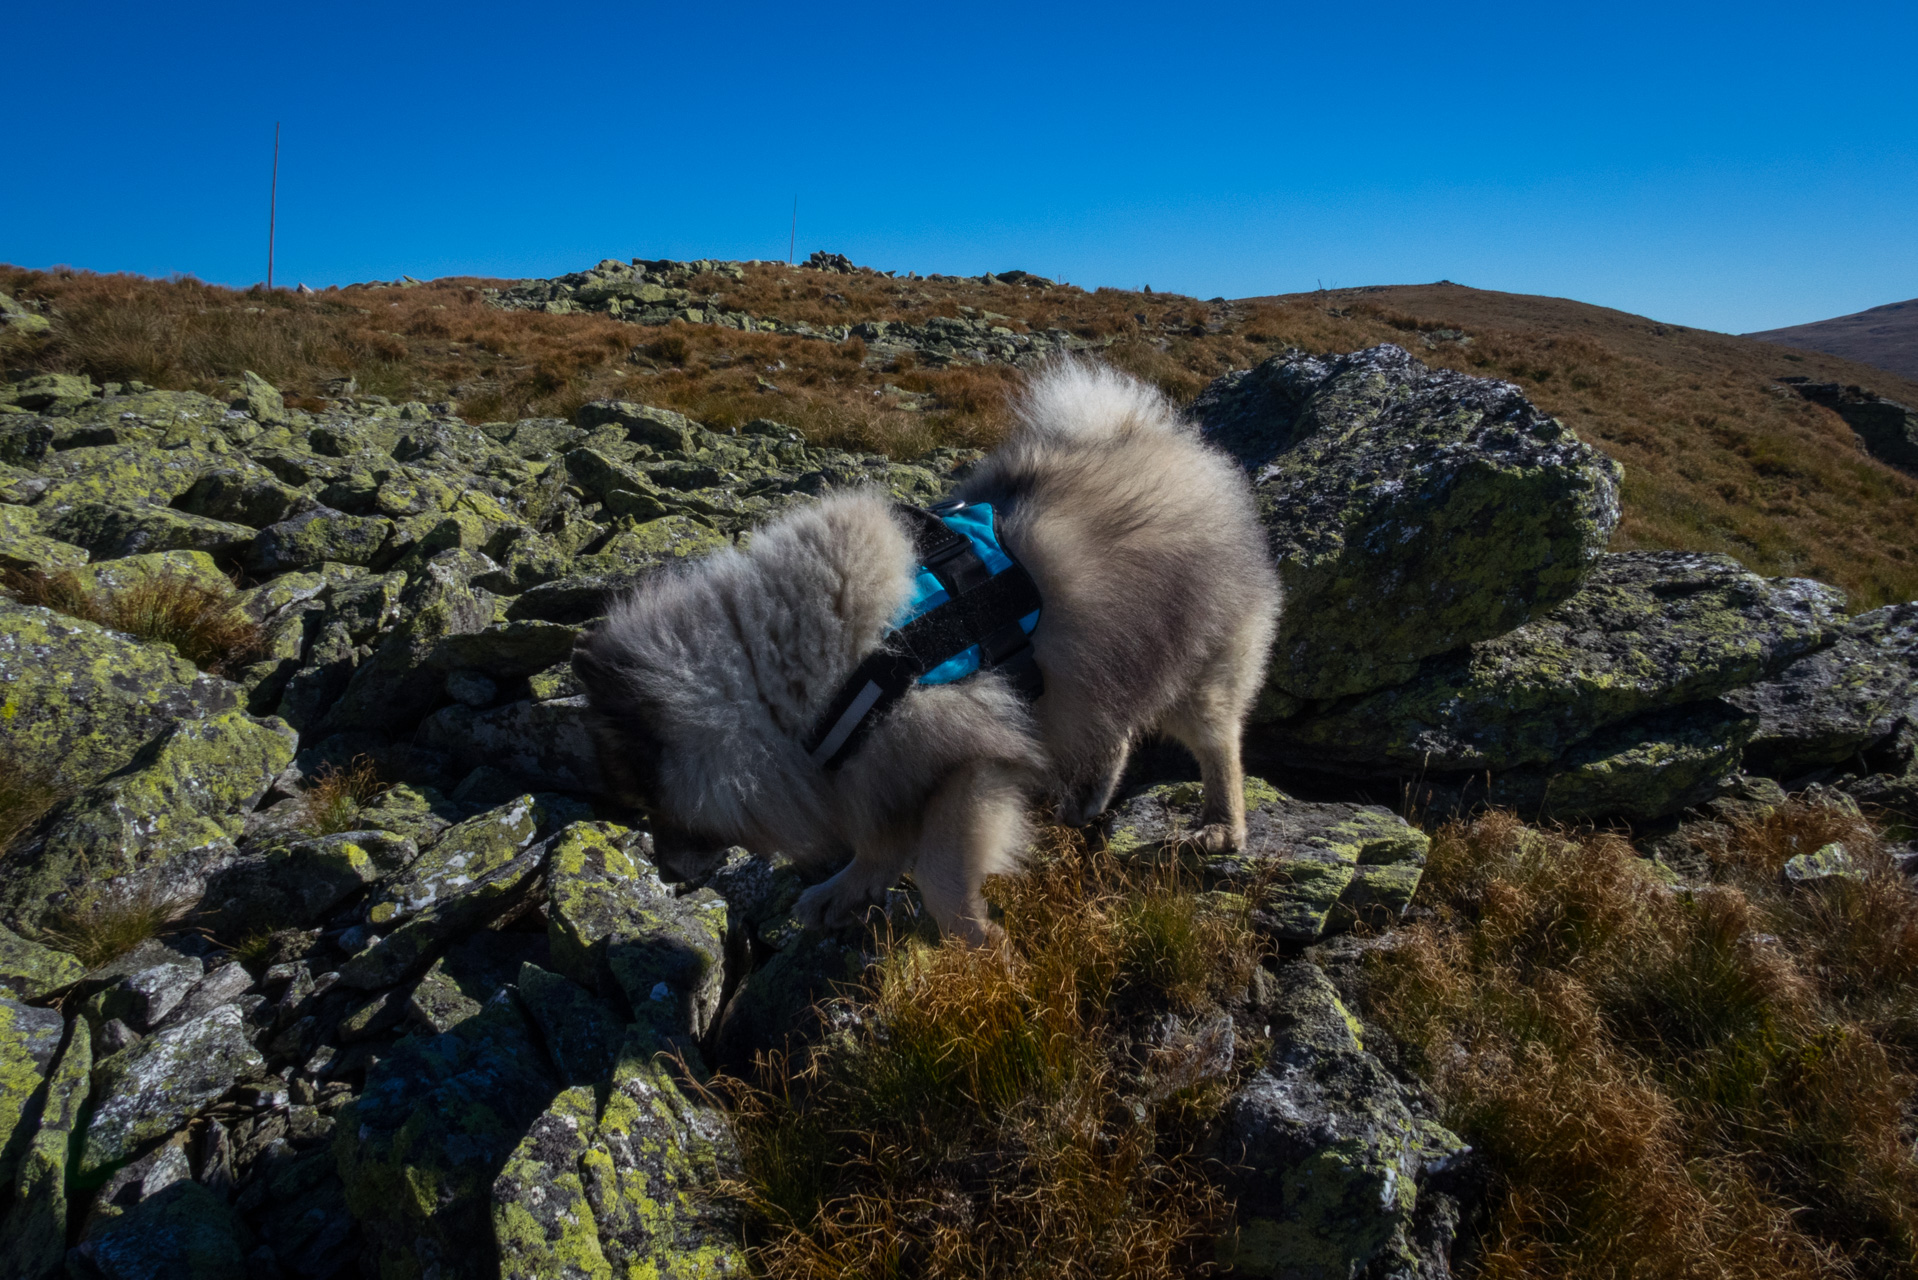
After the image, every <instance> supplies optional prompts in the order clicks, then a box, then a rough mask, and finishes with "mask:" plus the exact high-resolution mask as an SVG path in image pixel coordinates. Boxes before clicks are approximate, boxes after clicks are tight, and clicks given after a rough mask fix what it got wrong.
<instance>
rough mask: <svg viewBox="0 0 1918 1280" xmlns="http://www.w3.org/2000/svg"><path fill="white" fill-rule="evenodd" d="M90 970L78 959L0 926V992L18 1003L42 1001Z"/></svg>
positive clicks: (76, 980)
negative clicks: (21, 1001)
mask: <svg viewBox="0 0 1918 1280" xmlns="http://www.w3.org/2000/svg"><path fill="white" fill-rule="evenodd" d="M86 971H87V967H86V966H85V965H84V964H81V963H80V961H79V959H78V958H77V957H75V956H70V955H68V954H67V953H66V952H64V951H55V950H54V949H53V948H52V947H48V946H42V945H41V944H40V943H38V942H34V941H32V940H31V939H28V938H23V937H21V936H20V935H19V934H17V933H15V932H14V931H13V930H11V929H9V928H7V927H6V926H5V925H0V992H5V993H7V994H9V995H11V996H13V997H14V998H15V999H18V1000H38V999H40V998H41V997H42V996H47V995H51V994H53V993H54V992H55V991H58V990H59V989H60V988H62V987H68V986H72V985H73V984H74V983H76V982H78V981H79V980H80V979H81V978H82V977H83V976H85V974H86Z"/></svg>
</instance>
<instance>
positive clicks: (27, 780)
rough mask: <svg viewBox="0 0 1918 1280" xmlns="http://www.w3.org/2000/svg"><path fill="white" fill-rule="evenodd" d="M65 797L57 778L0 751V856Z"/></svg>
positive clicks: (3, 855)
mask: <svg viewBox="0 0 1918 1280" xmlns="http://www.w3.org/2000/svg"><path fill="white" fill-rule="evenodd" d="M66 798H67V790H66V788H64V787H62V786H61V785H60V783H59V780H58V779H57V778H55V777H53V776H52V775H50V774H47V773H45V772H42V771H40V770H36V769H29V768H27V766H26V765H24V764H22V763H20V762H19V761H18V760H16V759H14V758H13V757H12V756H10V755H7V754H5V753H4V752H0V858H4V857H5V856H6V854H7V852H8V851H9V850H11V849H12V848H13V844H14V841H16V840H18V839H19V838H20V837H21V836H23V835H25V834H26V833H27V832H29V831H31V830H32V829H33V827H34V825H35V824H36V823H38V822H39V821H40V819H42V818H44V817H45V816H46V815H47V814H48V813H50V812H52V810H53V808H54V806H55V805H57V804H59V803H60V802H61V801H62V800H64V799H66Z"/></svg>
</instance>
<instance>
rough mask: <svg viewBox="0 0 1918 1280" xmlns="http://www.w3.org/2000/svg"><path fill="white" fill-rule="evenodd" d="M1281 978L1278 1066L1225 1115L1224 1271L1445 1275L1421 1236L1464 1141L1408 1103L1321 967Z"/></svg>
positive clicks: (1332, 1278)
mask: <svg viewBox="0 0 1918 1280" xmlns="http://www.w3.org/2000/svg"><path fill="white" fill-rule="evenodd" d="M1277 981H1278V985H1279V987H1280V989H1281V993H1282V994H1281V996H1280V999H1279V1001H1278V1005H1277V1007H1276V1009H1275V1010H1274V1013H1273V1020H1272V1032H1273V1042H1272V1051H1271V1056H1270V1058H1269V1059H1268V1060H1267V1062H1266V1063H1265V1065H1264V1066H1263V1067H1262V1068H1260V1069H1259V1070H1258V1071H1257V1072H1256V1073H1255V1074H1254V1075H1253V1076H1252V1077H1251V1078H1250V1079H1248V1080H1247V1081H1246V1082H1245V1084H1244V1085H1242V1086H1241V1087H1240V1088H1239V1090H1238V1091H1237V1092H1236V1093H1234V1094H1233V1095H1232V1097H1231V1098H1230V1099H1229V1100H1228V1101H1227V1102H1226V1105H1225V1109H1224V1113H1223V1125H1224V1133H1223V1136H1222V1138H1221V1141H1220V1150H1219V1152H1218V1155H1219V1158H1220V1159H1222V1160H1223V1161H1224V1162H1225V1163H1226V1164H1227V1165H1228V1166H1229V1167H1231V1168H1233V1170H1234V1173H1233V1174H1232V1176H1231V1178H1230V1186H1229V1190H1230V1192H1231V1193H1232V1194H1233V1195H1234V1198H1235V1200H1236V1202H1237V1209H1238V1213H1237V1223H1236V1229H1235V1230H1234V1231H1233V1232H1232V1233H1231V1234H1229V1235H1227V1236H1225V1237H1223V1238H1222V1239H1221V1240H1220V1241H1219V1249H1218V1254H1219V1261H1220V1262H1221V1263H1222V1264H1224V1265H1226V1266H1229V1267H1230V1268H1232V1270H1233V1272H1234V1273H1235V1274H1238V1275H1252V1276H1284V1277H1286V1278H1287V1280H1348V1278H1349V1277H1352V1276H1356V1275H1360V1274H1368V1275H1370V1274H1381V1275H1427V1274H1439V1275H1443V1274H1446V1271H1445V1270H1444V1264H1445V1259H1444V1257H1443V1255H1442V1254H1441V1255H1440V1256H1439V1257H1437V1258H1433V1257H1431V1256H1429V1255H1428V1256H1421V1251H1420V1249H1419V1248H1418V1246H1417V1244H1416V1243H1415V1238H1416V1236H1417V1234H1418V1233H1417V1232H1416V1231H1415V1227H1416V1225H1417V1224H1418V1219H1419V1215H1420V1209H1421V1205H1420V1197H1421V1195H1422V1194H1424V1187H1423V1184H1425V1183H1427V1182H1428V1181H1429V1180H1430V1179H1431V1178H1432V1176H1433V1175H1435V1174H1439V1173H1442V1172H1443V1171H1444V1170H1445V1169H1446V1168H1448V1167H1449V1166H1450V1165H1451V1164H1452V1163H1453V1162H1455V1161H1456V1160H1457V1159H1458V1158H1459V1157H1460V1156H1461V1155H1463V1154H1464V1153H1465V1152H1466V1150H1467V1148H1466V1146H1465V1144H1464V1143H1463V1142H1461V1141H1459V1139H1458V1138H1457V1137H1456V1136H1454V1135H1453V1134H1451V1133H1450V1132H1448V1131H1447V1130H1445V1129H1444V1128H1442V1127H1441V1126H1440V1125H1439V1124H1438V1123H1437V1122H1436V1121H1434V1120H1432V1119H1430V1118H1428V1117H1425V1116H1423V1115H1420V1114H1418V1113H1417V1112H1415V1110H1414V1109H1413V1106H1412V1105H1409V1104H1410V1103H1411V1102H1412V1099H1411V1098H1410V1097H1409V1096H1408V1094H1407V1091H1406V1090H1405V1089H1404V1088H1403V1087H1402V1086H1400V1085H1399V1084H1398V1082H1397V1081H1395V1080H1394V1079H1393V1078H1392V1077H1391V1075H1390V1073H1388V1072H1387V1071H1386V1069H1385V1067H1384V1066H1383V1065H1382V1064H1381V1063H1380V1062H1379V1061H1378V1059H1377V1058H1375V1057H1374V1056H1373V1055H1372V1054H1370V1053H1368V1052H1366V1050H1365V1047H1364V1045H1363V1043H1362V1042H1361V1040H1360V1036H1359V1024H1358V1020H1357V1019H1356V1018H1354V1017H1353V1016H1352V1015H1351V1013H1350V1012H1349V1011H1347V1010H1346V1008H1345V1007H1344V1005H1343V1004H1342V1003H1340V1001H1339V998H1338V993H1337V992H1336V991H1335V990H1334V989H1333V987H1332V984H1331V983H1330V982H1328V981H1327V980H1326V978H1325V976H1324V975H1323V974H1322V973H1320V972H1319V970H1318V969H1317V968H1316V967H1315V966H1314V965H1312V964H1311V963H1309V962H1307V961H1295V962H1293V963H1290V964H1287V965H1284V966H1282V967H1281V968H1280V970H1279V972H1278V975H1277ZM1450 1234H1451V1233H1450V1231H1446V1232H1445V1233H1444V1235H1445V1236H1446V1240H1445V1242H1444V1243H1445V1244H1447V1245H1449V1237H1450ZM1434 1264H1436V1266H1437V1267H1438V1268H1439V1269H1438V1270H1436V1271H1433V1270H1430V1269H1429V1268H1431V1267H1432V1266H1433V1265H1434Z"/></svg>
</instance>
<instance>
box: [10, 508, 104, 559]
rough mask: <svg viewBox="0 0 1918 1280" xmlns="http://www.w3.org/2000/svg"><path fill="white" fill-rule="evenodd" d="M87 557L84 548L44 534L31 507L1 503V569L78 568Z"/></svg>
mask: <svg viewBox="0 0 1918 1280" xmlns="http://www.w3.org/2000/svg"><path fill="white" fill-rule="evenodd" d="M88 558H89V557H88V552H87V549H86V548H85V547H76V546H74V545H73V544H72V543H70V542H61V541H60V540H59V539H57V538H49V537H47V536H45V535H44V534H42V533H41V532H40V521H39V520H38V519H37V518H36V517H35V516H34V514H33V512H32V510H31V509H29V508H27V507H16V506H10V505H7V504H5V503H0V569H14V570H19V571H21V572H26V573H46V574H54V573H59V572H61V571H62V570H65V569H78V568H79V567H80V566H82V565H84V564H85V563H86V562H87V560H88Z"/></svg>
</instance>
